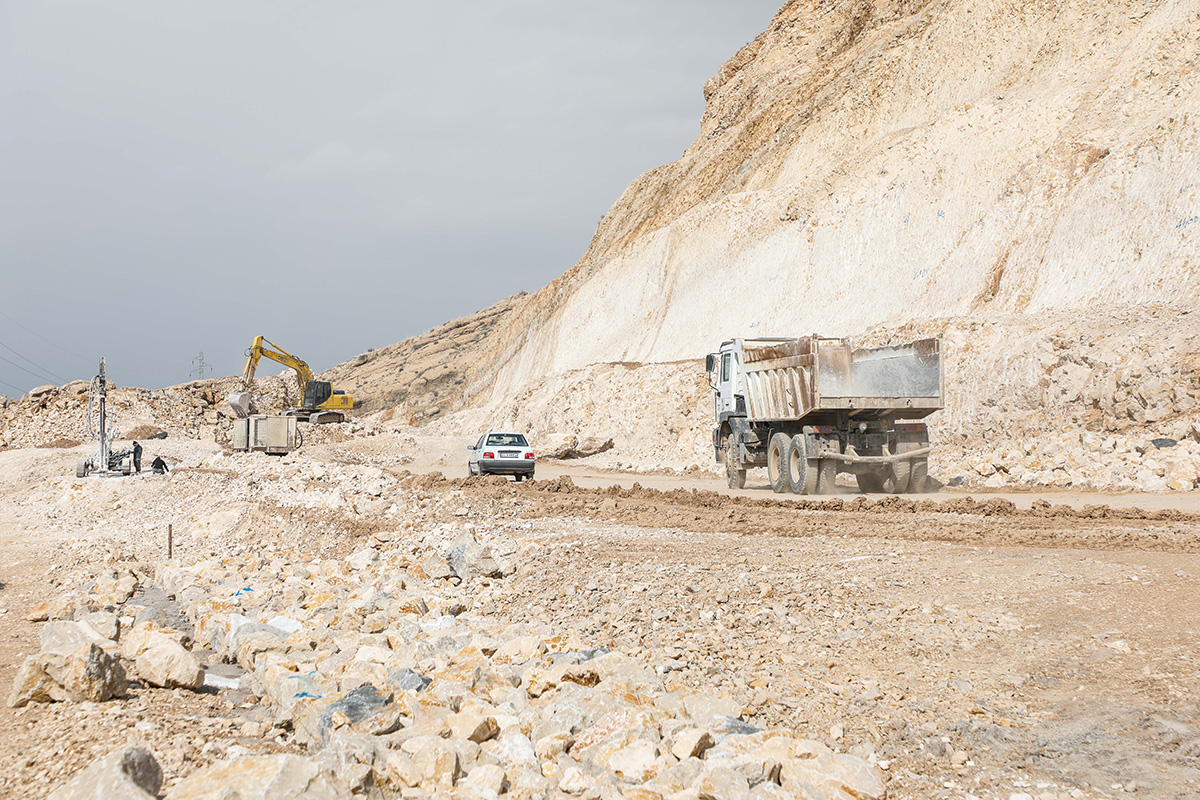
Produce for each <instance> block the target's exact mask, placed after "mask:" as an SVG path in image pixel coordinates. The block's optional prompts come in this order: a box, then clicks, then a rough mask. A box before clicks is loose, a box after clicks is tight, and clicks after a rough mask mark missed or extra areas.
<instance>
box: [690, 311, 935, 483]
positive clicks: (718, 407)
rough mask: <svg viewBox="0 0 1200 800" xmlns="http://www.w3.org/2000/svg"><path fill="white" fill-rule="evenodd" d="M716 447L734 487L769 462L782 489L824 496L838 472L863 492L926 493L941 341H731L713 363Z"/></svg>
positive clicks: (770, 471) (814, 338) (774, 480)
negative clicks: (857, 344) (863, 344)
mask: <svg viewBox="0 0 1200 800" xmlns="http://www.w3.org/2000/svg"><path fill="white" fill-rule="evenodd" d="M706 368H707V370H708V373H709V384H710V385H711V386H712V388H713V392H714V406H715V412H716V423H717V424H716V427H715V428H714V429H713V448H714V451H715V454H716V458H717V461H718V462H722V461H723V462H724V463H725V472H726V475H727V477H728V480H729V486H730V487H731V488H737V489H740V488H742V487H743V486H744V485H745V483H746V468H747V467H751V466H763V465H765V466H766V467H767V475H768V477H769V478H770V481H771V488H772V489H774V490H775V491H776V492H783V491H791V492H794V493H796V494H827V493H829V492H830V491H832V489H833V486H834V483H835V481H836V479H837V475H838V473H839V472H849V473H852V474H853V475H854V476H855V477H856V478H857V481H858V486H859V488H860V489H861V490H862V491H864V492H893V493H903V492H923V491H925V490H926V488H927V483H928V469H929V467H928V464H929V452H930V447H929V432H928V429H927V428H926V427H925V425H924V424H923V423H920V422H911V421H910V420H919V419H924V418H925V417H927V416H929V415H930V414H932V413H934V412H935V411H937V410H939V409H940V408H941V407H942V397H943V387H942V349H941V340H940V339H921V340H918V341H915V342H910V343H908V344H901V345H894V346H889V347H874V348H866V349H856V348H854V346H853V344H852V343H851V341H850V340H849V339H828V338H821V337H820V336H815V335H814V336H808V337H803V338H799V339H733V340H732V341H728V342H723V343H722V344H721V348H720V350H719V351H718V352H716V353H711V354H709V356H708V359H707V362H706Z"/></svg>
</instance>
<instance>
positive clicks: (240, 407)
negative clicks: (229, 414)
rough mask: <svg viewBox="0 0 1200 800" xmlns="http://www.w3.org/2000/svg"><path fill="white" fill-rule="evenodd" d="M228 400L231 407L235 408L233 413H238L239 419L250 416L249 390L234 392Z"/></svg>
mask: <svg viewBox="0 0 1200 800" xmlns="http://www.w3.org/2000/svg"><path fill="white" fill-rule="evenodd" d="M228 400H229V407H230V408H232V409H233V413H235V414H237V415H238V418H239V419H244V418H246V417H248V416H250V393H249V392H234V393H233V394H231V395H229V397H228Z"/></svg>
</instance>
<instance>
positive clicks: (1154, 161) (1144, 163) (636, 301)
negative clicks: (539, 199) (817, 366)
mask: <svg viewBox="0 0 1200 800" xmlns="http://www.w3.org/2000/svg"><path fill="white" fill-rule="evenodd" d="M1198 30H1200V7H1198V6H1197V5H1196V4H1195V3H1194V2H1190V0H1157V1H1155V0H1150V1H1148V0H1100V1H1099V2H1095V1H1094V0H1092V1H1090V2H1075V1H1070V2H1055V3H1047V2H1044V1H1043V0H982V1H980V0H927V1H922V0H909V1H908V2H900V1H898V0H890V1H888V0H885V1H880V2H871V1H870V0H852V1H851V2H828V1H826V0H793V2H789V3H788V4H787V5H785V6H784V7H783V8H782V9H781V10H780V12H779V14H778V15H777V16H776V18H775V19H774V20H773V22H772V23H771V25H770V27H769V28H768V29H767V30H766V31H765V32H764V33H763V34H762V35H761V36H759V37H758V38H757V39H756V40H755V41H754V42H752V43H750V44H749V45H747V46H746V47H745V48H743V49H742V50H741V51H740V52H739V53H737V54H736V55H735V56H734V57H733V58H732V59H731V60H730V61H729V62H728V63H726V64H725V65H724V66H723V67H722V68H721V70H720V71H719V72H718V74H717V75H716V76H715V77H713V78H712V80H710V81H709V82H708V85H707V86H706V87H705V96H706V98H707V107H706V111H705V114H704V118H703V120H702V122H701V132H700V136H699V138H698V139H697V140H696V142H695V143H694V144H693V145H692V146H691V147H690V148H688V150H687V151H686V152H685V153H684V154H683V156H682V158H680V160H679V161H677V162H675V163H672V164H668V165H665V166H662V167H659V168H657V169H655V170H652V171H650V172H648V173H646V174H645V175H642V176H641V177H639V178H638V179H637V180H635V181H634V182H633V183H632V184H631V185H630V186H629V188H628V189H627V190H626V191H625V193H624V194H623V195H622V197H621V198H620V199H619V200H618V201H617V203H616V204H615V205H614V206H613V207H612V209H611V210H610V211H609V213H608V214H607V215H606V216H605V218H604V219H603V221H602V222H601V224H600V227H599V228H598V230H597V232H596V234H595V237H594V239H593V241H592V243H591V246H590V247H589V248H588V250H587V252H586V254H585V255H584V257H583V258H582V259H581V261H580V262H579V263H578V264H577V265H576V266H575V267H574V268H573V269H572V270H570V271H569V272H567V273H566V274H565V275H564V276H563V277H562V278H560V279H559V280H557V281H555V282H554V283H552V284H551V285H550V286H548V287H546V288H545V289H543V290H542V291H541V292H538V293H537V294H536V295H534V296H533V297H532V298H531V299H530V301H529V302H528V303H526V304H524V306H523V307H522V308H521V309H519V310H517V311H516V312H515V313H514V314H513V315H512V316H511V317H510V318H509V319H508V320H506V324H505V326H504V328H503V330H501V331H498V333H497V335H496V336H495V337H493V338H492V340H491V341H490V342H489V343H488V346H489V347H490V351H489V353H488V356H487V357H486V358H483V359H481V361H480V363H479V365H478V366H477V368H476V370H475V372H474V375H473V377H474V380H475V382H476V383H477V384H483V383H484V382H486V384H487V385H489V386H490V387H492V388H493V389H494V392H495V394H494V395H493V396H494V397H496V398H497V399H499V398H500V397H503V396H511V395H512V393H513V392H514V391H517V390H519V388H520V387H521V386H524V385H526V384H527V383H529V382H531V381H533V380H537V379H541V378H543V377H545V376H546V375H552V374H556V373H563V372H566V371H567V370H571V369H577V368H581V367H584V366H586V365H588V364H592V363H596V362H606V361H634V362H654V361H669V360H674V359H683V358H694V357H697V356H700V355H702V354H703V353H705V352H707V351H709V350H711V349H712V348H713V347H714V346H715V344H716V343H718V342H719V341H720V340H722V339H724V338H728V337H730V336H736V335H760V336H790V335H799V334H803V333H809V332H813V331H819V332H821V333H823V334H827V335H844V334H855V333H859V332H861V331H864V330H866V329H867V328H869V327H871V326H877V325H881V324H882V325H888V326H899V325H903V324H905V323H910V322H913V321H919V320H929V319H936V318H945V317H961V316H964V315H969V316H974V317H977V318H980V319H985V318H992V317H1002V316H1008V315H1011V314H1019V315H1022V316H1024V317H1026V318H1028V319H1029V320H1031V321H1032V323H1031V324H1036V320H1037V318H1038V317H1039V315H1041V314H1043V313H1046V312H1062V311H1070V310H1072V309H1083V308H1094V307H1096V306H1110V307H1113V308H1122V307H1134V306H1141V305H1144V304H1148V303H1160V304H1166V305H1168V306H1170V305H1173V304H1187V303H1189V302H1192V301H1194V299H1195V298H1196V297H1198V296H1200V157H1198V156H1197V145H1198V144H1200V127H1198V125H1200V120H1198V117H1197V113H1196V110H1197V109H1200V82H1198V81H1197V74H1198V71H1200V35H1198V34H1197V31H1198Z"/></svg>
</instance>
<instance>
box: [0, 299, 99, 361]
mask: <svg viewBox="0 0 1200 800" xmlns="http://www.w3.org/2000/svg"><path fill="white" fill-rule="evenodd" d="M0 317H4V318H5V319H6V320H8V321H9V322H11V323H12V324H13V325H16V326H17V327H18V328H21V329H22V330H26V331H29V332H30V333H32V334H33V335H34V336H36V337H38V338H39V339H41V340H42V341H43V342H45V343H46V344H52V345H54V346H55V347H57V348H58V349H59V350H62V351H63V352H64V353H66V354H68V355H72V356H75V357H76V358H78V359H81V360H83V361H89V360H90V359H88V358H87V357H85V356H81V355H79V353H76V352H75V351H74V350H68V349H67V348H65V347H63V346H62V345H61V344H59V343H58V342H53V341H51V340H49V339H47V338H46V337H45V336H42V335H41V334H40V333H38V332H37V331H35V330H34V329H33V328H29V327H26V326H25V325H22V324H21V323H19V322H17V321H16V320H15V319H13V318H12V317H10V316H9V315H8V314H5V313H4V312H3V311H0Z"/></svg>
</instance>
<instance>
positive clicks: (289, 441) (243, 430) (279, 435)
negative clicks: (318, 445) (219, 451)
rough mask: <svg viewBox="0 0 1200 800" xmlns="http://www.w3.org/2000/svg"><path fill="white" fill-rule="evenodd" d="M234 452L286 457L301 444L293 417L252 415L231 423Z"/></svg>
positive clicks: (301, 440)
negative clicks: (254, 452) (252, 452)
mask: <svg viewBox="0 0 1200 800" xmlns="http://www.w3.org/2000/svg"><path fill="white" fill-rule="evenodd" d="M232 443H233V449H234V450H242V451H246V450H253V451H257V452H260V453H269V454H271V455H286V454H287V453H290V452H292V451H293V450H295V449H296V448H297V447H299V446H300V445H301V444H302V443H303V439H302V438H301V436H300V432H299V431H298V430H296V418H295V417H283V416H270V415H268V414H253V415H251V416H249V417H245V418H243V419H235V420H234V421H233V436H232Z"/></svg>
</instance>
